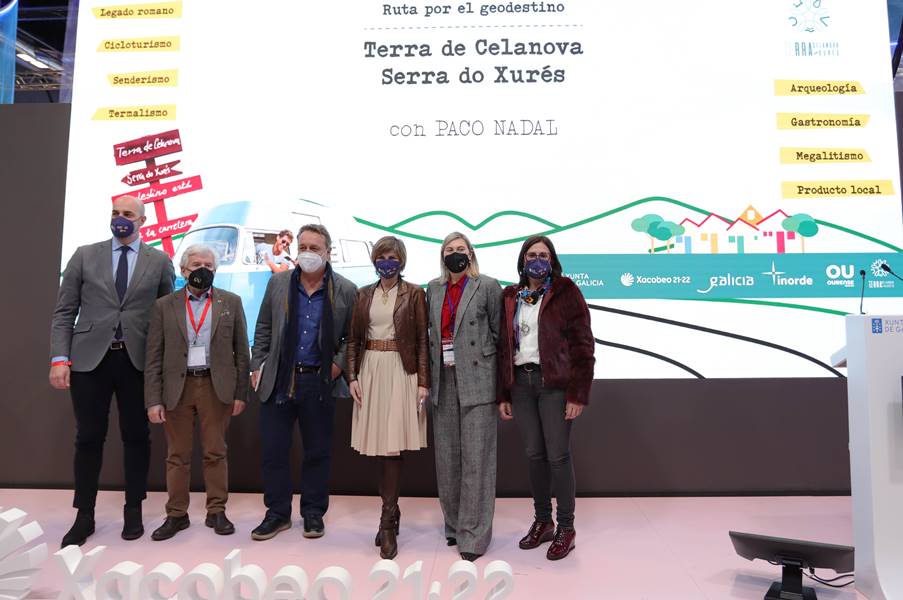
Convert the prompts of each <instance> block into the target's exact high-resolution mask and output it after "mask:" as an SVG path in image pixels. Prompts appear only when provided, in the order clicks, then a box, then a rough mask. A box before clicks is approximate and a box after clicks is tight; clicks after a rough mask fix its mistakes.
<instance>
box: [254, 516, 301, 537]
mask: <svg viewBox="0 0 903 600" xmlns="http://www.w3.org/2000/svg"><path fill="white" fill-rule="evenodd" d="M291 526H292V522H291V521H290V520H288V519H280V518H279V517H272V516H267V517H264V518H263V521H262V522H261V523H260V525H258V526H257V527H256V528H255V529H254V530H253V531H252V532H251V539H252V540H258V541H260V540H268V539H270V538H273V537H276V534H277V533H279V532H280V531H285V530H286V529H288V528H289V527H291Z"/></svg>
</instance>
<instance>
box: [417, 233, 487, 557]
mask: <svg viewBox="0 0 903 600" xmlns="http://www.w3.org/2000/svg"><path fill="white" fill-rule="evenodd" d="M440 256H441V261H440V269H441V273H442V274H441V276H440V277H439V278H437V279H434V280H433V281H431V282H430V284H429V287H428V289H427V300H428V303H429V322H430V349H429V351H430V373H431V377H432V385H431V386H430V390H431V401H432V408H433V410H432V416H433V438H434V443H435V450H436V476H437V479H438V484H439V502H440V504H441V506H442V513H443V515H444V516H445V537H446V540H447V541H448V545H449V546H453V545H456V544H457V546H458V550H459V551H460V553H461V557H462V558H463V559H465V560H471V561H473V560H476V559H477V558H478V557H480V556H481V555H483V554H485V553H486V549H487V548H488V547H489V542H490V540H491V539H492V518H493V514H494V512H495V476H496V438H497V419H498V417H497V408H496V406H495V402H496V370H497V365H496V355H495V353H496V342H497V341H498V335H499V315H500V312H501V306H502V290H501V288H500V287H499V283H498V281H496V280H495V279H493V278H492V277H487V276H486V275H481V274H480V269H479V265H478V263H477V257H476V254H475V253H474V249H473V245H472V244H471V243H470V240H468V239H467V236H465V235H464V234H462V233H458V232H453V233H451V234H449V235H448V236H447V237H446V238H445V241H444V242H443V243H442V250H441V255H440Z"/></svg>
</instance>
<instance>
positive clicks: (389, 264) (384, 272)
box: [373, 258, 401, 279]
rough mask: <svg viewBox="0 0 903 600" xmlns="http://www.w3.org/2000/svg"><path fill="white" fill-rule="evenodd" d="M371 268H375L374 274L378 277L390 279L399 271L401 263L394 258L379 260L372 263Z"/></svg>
mask: <svg viewBox="0 0 903 600" xmlns="http://www.w3.org/2000/svg"><path fill="white" fill-rule="evenodd" d="M373 266H375V267H376V272H377V274H378V275H379V276H380V277H382V278H383V279H391V278H392V277H395V276H396V275H398V271H400V270H401V261H400V260H398V259H395V258H385V259H383V258H380V259H378V260H377V261H376V262H375V263H373Z"/></svg>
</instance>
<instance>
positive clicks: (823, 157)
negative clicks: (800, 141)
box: [781, 148, 872, 165]
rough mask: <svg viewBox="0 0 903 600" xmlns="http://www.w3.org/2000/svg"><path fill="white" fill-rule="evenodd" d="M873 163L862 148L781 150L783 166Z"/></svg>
mask: <svg viewBox="0 0 903 600" xmlns="http://www.w3.org/2000/svg"><path fill="white" fill-rule="evenodd" d="M867 162H872V159H871V157H870V156H869V155H868V152H866V151H865V150H863V149H862V148H781V164H784V165H797V164H800V165H801V164H816V163H867Z"/></svg>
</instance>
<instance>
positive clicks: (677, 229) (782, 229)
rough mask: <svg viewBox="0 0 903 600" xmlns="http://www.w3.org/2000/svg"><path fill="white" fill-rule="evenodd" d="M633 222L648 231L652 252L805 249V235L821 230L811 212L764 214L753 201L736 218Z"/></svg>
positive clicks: (655, 218) (636, 228) (647, 218)
mask: <svg viewBox="0 0 903 600" xmlns="http://www.w3.org/2000/svg"><path fill="white" fill-rule="evenodd" d="M630 226H631V228H632V229H633V230H634V231H636V232H639V233H644V234H646V236H647V238H648V242H649V246H648V248H647V250H646V252H648V253H650V254H670V253H672V252H676V253H682V254H759V253H777V254H786V253H796V252H799V253H805V252H806V238H810V237H813V236H815V235H816V234H817V233H818V231H819V227H818V223H817V222H816V221H815V219H813V218H812V217H811V216H810V215H807V214H803V213H800V214H795V215H788V214H787V213H786V212H784V211H783V210H781V209H778V210H776V211H774V212H772V213H770V214H769V215H767V216H763V215H762V213H760V212H759V211H758V210H757V209H756V208H755V207H754V206H752V205H749V206H748V207H746V210H744V211H743V212H742V213H741V215H740V216H739V217H737V218H736V219H734V220H733V221H731V220H728V219H726V218H724V217H721V216H719V215H716V214H714V213H710V214H709V215H708V216H706V217H704V218H702V217H699V218H697V220H694V219H692V218H690V217H686V218H684V219H683V220H682V221H680V222H675V221H668V220H666V219H663V218H662V217H661V216H659V215H657V214H648V215H645V216H643V217H640V218H639V219H634V220H633V221H632V222H631V224H630Z"/></svg>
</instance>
